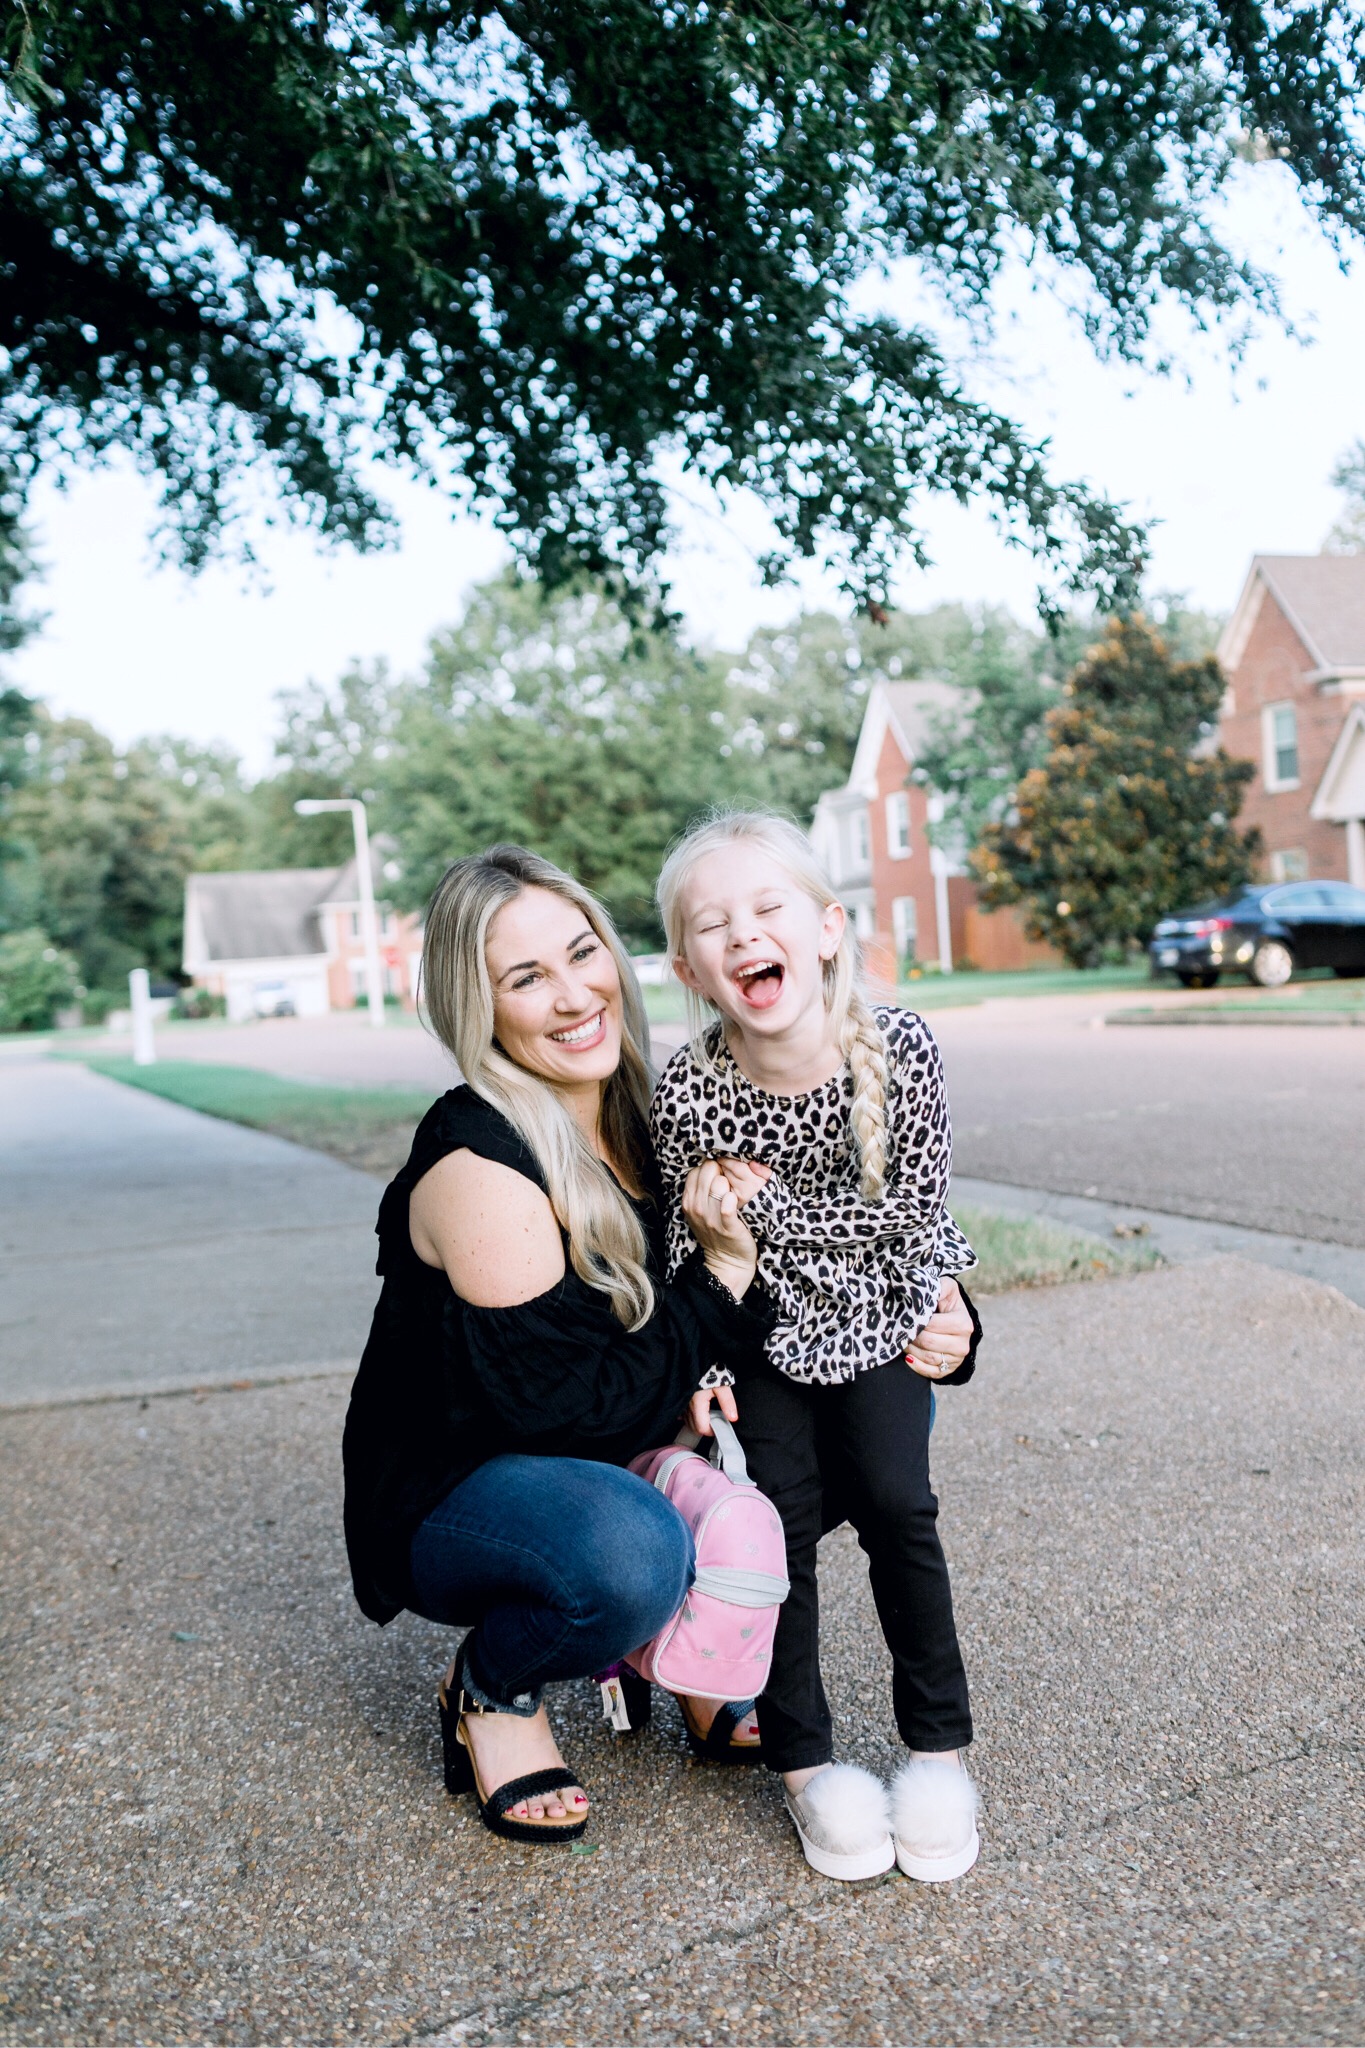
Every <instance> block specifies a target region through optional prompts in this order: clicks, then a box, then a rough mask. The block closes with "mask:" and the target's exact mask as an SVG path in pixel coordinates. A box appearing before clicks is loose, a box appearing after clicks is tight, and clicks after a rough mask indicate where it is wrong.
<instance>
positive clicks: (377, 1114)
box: [85, 1059, 435, 1180]
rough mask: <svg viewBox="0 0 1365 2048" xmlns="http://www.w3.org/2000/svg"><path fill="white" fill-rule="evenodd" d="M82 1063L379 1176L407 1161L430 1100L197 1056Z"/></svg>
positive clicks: (421, 1093) (416, 1093) (419, 1092)
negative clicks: (148, 1062) (206, 1061)
mask: <svg viewBox="0 0 1365 2048" xmlns="http://www.w3.org/2000/svg"><path fill="white" fill-rule="evenodd" d="M85 1064H86V1065H87V1066H89V1067H90V1068H91V1069H92V1070H93V1071H94V1072H95V1073H97V1074H108V1075H109V1076H110V1078H111V1079H112V1080H115V1081H123V1082H126V1083H127V1085H128V1086H129V1087H130V1088H145V1089H146V1090H147V1092H148V1094H150V1095H160V1096H163V1097H164V1098H165V1100H166V1101H168V1102H178V1103H180V1104H181V1105H182V1106H183V1107H184V1108H185V1109H197V1110H201V1111H202V1112H203V1114H204V1115H205V1116H220V1117H224V1118H226V1120H227V1121H228V1122H229V1123H234V1124H249V1125H250V1126H251V1128H252V1129H253V1130H257V1131H271V1132H273V1133H274V1135H275V1136H276V1137H277V1138H292V1139H293V1141H294V1143H295V1144H296V1145H309V1146H311V1147H312V1149H313V1150H314V1151H315V1152H329V1153H330V1154H331V1155H332V1157H333V1158H334V1159H341V1160H344V1161H345V1163H346V1164H347V1165H348V1166H358V1167H361V1168H362V1169H363V1170H364V1171H365V1172H366V1173H375V1174H379V1175H381V1176H382V1177H383V1178H384V1179H385V1180H387V1179H389V1177H390V1176H391V1175H392V1174H394V1173H396V1172H397V1170H398V1168H399V1167H400V1166H401V1165H402V1164H403V1161H404V1160H405V1159H406V1158H407V1156H408V1148H409V1146H410V1145H411V1143H412V1134H413V1131H414V1129H415V1128H416V1126H417V1124H418V1123H419V1121H420V1120H421V1118H422V1117H423V1116H425V1114H426V1112H427V1111H428V1110H429V1109H430V1107H431V1105H432V1102H433V1101H434V1100H435V1097H434V1096H433V1095H431V1094H429V1093H428V1092H427V1091H426V1090H423V1089H415V1088H332V1087H325V1086H322V1085H315V1084H314V1083H313V1082H311V1081H291V1080H287V1079H285V1078H284V1077H283V1076H281V1075H279V1074H263V1073H261V1072H259V1071H258V1070H257V1069H256V1068H254V1067H216V1066H208V1065H201V1064H200V1062H199V1061H198V1060H158V1061H157V1062H156V1064H155V1066H151V1067H135V1066H134V1065H133V1062H132V1061H131V1060H119V1059H87V1061H86V1062H85Z"/></svg>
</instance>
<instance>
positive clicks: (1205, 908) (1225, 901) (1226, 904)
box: [1171, 896, 1242, 919]
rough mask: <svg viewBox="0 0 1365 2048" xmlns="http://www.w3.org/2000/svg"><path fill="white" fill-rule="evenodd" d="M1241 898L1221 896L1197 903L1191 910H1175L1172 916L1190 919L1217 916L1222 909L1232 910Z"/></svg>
mask: <svg viewBox="0 0 1365 2048" xmlns="http://www.w3.org/2000/svg"><path fill="white" fill-rule="evenodd" d="M1241 900H1242V899H1241V898H1240V897H1234V896H1219V897H1217V898H1215V900H1214V901H1213V902H1212V903H1196V904H1195V905H1194V907H1193V909H1191V910H1173V911H1172V912H1171V916H1172V917H1178V918H1190V919H1193V918H1198V917H1217V916H1218V915H1219V914H1220V913H1221V912H1222V911H1225V910H1230V909H1231V908H1232V907H1233V905H1234V903H1240V901H1241Z"/></svg>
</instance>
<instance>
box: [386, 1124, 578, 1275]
mask: <svg viewBox="0 0 1365 2048" xmlns="http://www.w3.org/2000/svg"><path fill="white" fill-rule="evenodd" d="M408 1228H409V1232H410V1234H411V1237H412V1248H413V1250H414V1251H415V1252H416V1254H417V1256H418V1258H419V1259H421V1260H422V1261H423V1262H424V1263H425V1264H426V1265H428V1266H439V1267H441V1268H443V1269H444V1271H445V1274H446V1277H447V1278H448V1279H449V1281H450V1284H451V1286H452V1287H453V1288H454V1290H455V1292H456V1293H457V1294H458V1295H459V1296H460V1298H461V1299H462V1300H463V1301H468V1302H470V1303H472V1304H473V1305H474V1306H475V1307H476V1308H513V1307H515V1306H516V1304H517V1303H518V1302H523V1301H533V1300H534V1299H535V1297H536V1296H537V1295H539V1294H545V1293H547V1292H548V1291H549V1289H550V1288H552V1287H554V1286H556V1285H557V1284H558V1283H559V1281H561V1280H562V1279H563V1278H564V1241H563V1238H562V1237H561V1235H560V1229H559V1225H558V1223H557V1222H556V1220H555V1213H554V1210H553V1209H552V1208H551V1207H550V1202H549V1197H548V1196H547V1195H546V1194H544V1192H543V1191H542V1190H541V1189H540V1188H538V1187H537V1186H536V1184H535V1182H534V1181H531V1180H528V1179H527V1178H526V1176H525V1174H523V1173H518V1172H517V1171H516V1169H515V1168H514V1167H510V1166H503V1165H502V1164H500V1162H499V1161H498V1160H496V1159H484V1158H482V1157H481V1156H480V1154H479V1153H477V1152H469V1151H465V1150H460V1151H456V1152H448V1153H447V1154H446V1156H445V1157H444V1159H440V1160H438V1161H437V1163H436V1164H435V1166H433V1167H431V1168H430V1170H429V1171H428V1172H427V1173H424V1174H423V1176H422V1178H421V1180H419V1181H418V1183H417V1185H416V1187H415V1188H414V1189H413V1191H412V1197H411V1200H410V1202H409V1205H408Z"/></svg>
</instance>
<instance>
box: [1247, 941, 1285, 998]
mask: <svg viewBox="0 0 1365 2048" xmlns="http://www.w3.org/2000/svg"><path fill="white" fill-rule="evenodd" d="M1293 972H1294V955H1293V954H1292V953H1291V952H1290V950H1289V948H1288V946H1286V945H1284V944H1283V943H1282V942H1281V941H1280V940H1279V939H1262V941H1261V943H1260V945H1259V946H1258V947H1257V948H1256V951H1255V952H1254V953H1253V954H1252V956H1251V968H1250V974H1251V979H1252V980H1253V981H1254V982H1255V984H1256V986H1257V988H1283V987H1284V985H1285V983H1286V982H1287V981H1288V980H1289V978H1290V976H1291V975H1292V974H1293Z"/></svg>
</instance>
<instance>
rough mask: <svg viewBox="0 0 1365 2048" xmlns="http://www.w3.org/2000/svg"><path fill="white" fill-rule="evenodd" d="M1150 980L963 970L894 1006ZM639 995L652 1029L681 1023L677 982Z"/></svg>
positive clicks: (942, 1004) (1138, 975)
mask: <svg viewBox="0 0 1365 2048" xmlns="http://www.w3.org/2000/svg"><path fill="white" fill-rule="evenodd" d="M1150 979H1151V977H1150V975H1149V974H1148V972H1147V969H1146V967H1145V966H1139V967H1097V968H1094V969H1082V968H1079V967H1067V968H1052V967H1026V968H1021V969H1020V971H1019V972H1018V973H1016V974H977V973H975V972H974V971H973V970H972V969H971V968H963V970H962V971H961V973H959V974H937V973H933V974H931V973H924V974H922V975H920V976H919V978H918V979H917V980H914V981H903V982H901V984H900V985H899V987H898V988H897V990H896V1001H897V1002H898V1003H900V1004H902V1005H903V1007H904V1008H905V1009H907V1010H960V1009H969V1008H971V1007H972V1006H973V1005H974V1004H977V1003H984V1002H988V1001H991V1000H993V999H994V998H995V997H997V996H1083V995H1090V994H1092V993H1093V994H1096V995H1108V994H1112V993H1113V992H1114V991H1115V990H1116V989H1126V988H1141V987H1142V986H1143V984H1144V983H1145V982H1147V981H1149V980H1150ZM643 994H644V999H645V1009H646V1010H647V1011H648V1013H649V1021H650V1023H651V1024H681V1023H682V1022H683V1020H684V1018H685V1017H686V1015H687V1012H686V1009H685V1007H684V1003H683V992H682V989H681V988H680V987H679V986H678V984H677V982H676V981H672V982H665V983H664V984H663V985H662V987H660V988H647V989H645V990H644V991H643Z"/></svg>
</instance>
